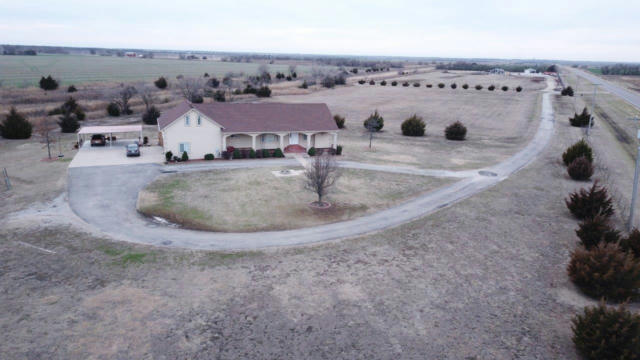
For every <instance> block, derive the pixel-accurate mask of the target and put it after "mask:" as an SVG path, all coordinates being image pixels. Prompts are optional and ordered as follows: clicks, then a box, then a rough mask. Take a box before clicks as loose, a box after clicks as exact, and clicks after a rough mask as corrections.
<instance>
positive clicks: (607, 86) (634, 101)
mask: <svg viewBox="0 0 640 360" xmlns="http://www.w3.org/2000/svg"><path fill="white" fill-rule="evenodd" d="M570 70H571V71H573V72H574V73H575V74H576V75H578V76H580V77H582V78H584V79H587V80H589V81H591V82H592V83H594V84H597V85H599V86H600V88H601V89H604V90H607V91H608V92H610V93H612V94H614V95H617V96H619V97H620V98H622V99H624V100H625V101H626V102H628V103H629V104H631V105H633V106H635V107H636V108H638V109H640V95H639V94H637V93H634V92H633V91H631V90H627V89H625V88H623V87H622V86H619V85H616V84H613V83H611V82H610V81H607V80H604V79H603V78H601V77H599V76H596V75H593V74H590V73H588V72H586V71H583V70H579V69H574V68H570Z"/></svg>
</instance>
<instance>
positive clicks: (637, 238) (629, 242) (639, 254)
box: [620, 228, 640, 259]
mask: <svg viewBox="0 0 640 360" xmlns="http://www.w3.org/2000/svg"><path fill="white" fill-rule="evenodd" d="M620 247H621V248H622V250H624V251H626V252H628V253H631V254H633V256H635V257H636V258H637V259H640V231H638V229H636V228H634V229H633V230H631V232H630V233H629V235H627V236H626V237H624V238H622V240H620Z"/></svg>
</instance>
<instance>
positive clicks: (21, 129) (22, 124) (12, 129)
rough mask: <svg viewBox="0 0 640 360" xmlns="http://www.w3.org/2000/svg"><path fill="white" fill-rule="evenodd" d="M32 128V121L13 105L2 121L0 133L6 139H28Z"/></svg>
mask: <svg viewBox="0 0 640 360" xmlns="http://www.w3.org/2000/svg"><path fill="white" fill-rule="evenodd" d="M32 130H33V127H32V126H31V123H30V122H29V121H28V120H27V119H26V118H25V117H24V116H23V115H22V114H20V113H18V111H17V110H16V108H15V107H13V106H12V107H11V109H10V110H9V114H7V116H6V117H5V118H4V121H2V122H1V123H0V135H1V136H2V137H3V138H5V139H28V138H30V137H31V132H32Z"/></svg>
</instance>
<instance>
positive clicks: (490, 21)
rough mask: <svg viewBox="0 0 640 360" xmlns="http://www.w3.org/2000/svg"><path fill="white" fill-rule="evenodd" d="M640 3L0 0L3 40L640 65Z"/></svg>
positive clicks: (615, 0) (0, 37)
mask: <svg viewBox="0 0 640 360" xmlns="http://www.w3.org/2000/svg"><path fill="white" fill-rule="evenodd" d="M639 17H640V1H638V0H627V1H618V0H610V1H601V0H599V1H595V0H594V1H591V0H586V1H585V0H583V1H562V0H555V1H549V0H535V1H482V0H460V1H455V0H453V1H446V0H440V1H429V0H423V1H402V0H393V1H391V0H381V1H375V0H370V1H348V0H340V1H333V0H329V1H304V0H300V1H253V0H227V1H198V0H191V1H170V2H169V1H166V2H165V1H133V0H131V1H121V0H109V1H95V2H94V1H87V0H84V1H76V0H59V1H58V0H47V1H41V0H34V1H32V0H13V1H5V0H0V43H8V44H32V45H60V46H82V47H87V46H91V47H118V48H145V49H176V50H214V51H256V52H281V53H309V54H353V55H392V56H393V55H400V56H439V57H482V58H487V57H488V58H523V59H531V58H535V59H567V60H607V61H640V31H639V30H640V26H639V25H638V18H639Z"/></svg>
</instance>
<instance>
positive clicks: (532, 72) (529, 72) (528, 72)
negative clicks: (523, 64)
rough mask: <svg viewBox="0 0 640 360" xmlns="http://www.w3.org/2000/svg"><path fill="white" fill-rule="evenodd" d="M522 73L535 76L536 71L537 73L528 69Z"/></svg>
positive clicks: (532, 69)
mask: <svg viewBox="0 0 640 360" xmlns="http://www.w3.org/2000/svg"><path fill="white" fill-rule="evenodd" d="M523 72H524V73H525V74H535V73H537V72H538V71H537V70H536V69H534V68H528V69H524V71H523Z"/></svg>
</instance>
